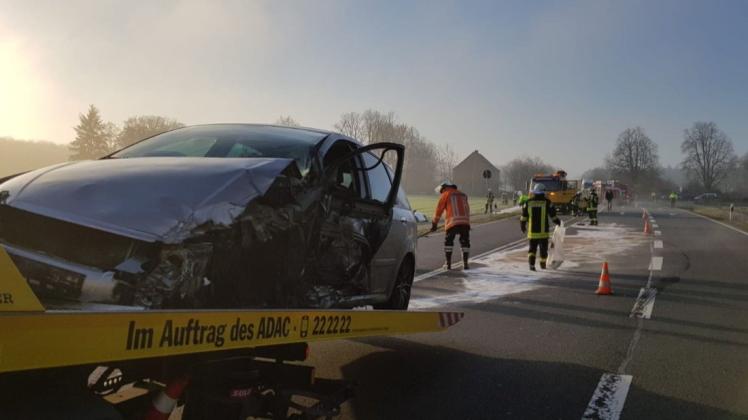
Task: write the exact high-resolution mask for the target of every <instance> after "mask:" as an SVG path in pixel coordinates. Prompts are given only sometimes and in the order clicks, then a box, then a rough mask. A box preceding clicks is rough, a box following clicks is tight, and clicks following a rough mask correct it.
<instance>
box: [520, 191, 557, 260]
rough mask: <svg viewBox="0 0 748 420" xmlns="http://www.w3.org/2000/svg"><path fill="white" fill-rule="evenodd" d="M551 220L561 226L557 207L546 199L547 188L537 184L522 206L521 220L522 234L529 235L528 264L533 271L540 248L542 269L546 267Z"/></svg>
mask: <svg viewBox="0 0 748 420" xmlns="http://www.w3.org/2000/svg"><path fill="white" fill-rule="evenodd" d="M550 220H553V223H555V224H556V225H560V224H561V220H560V219H559V218H558V216H556V207H554V206H553V204H552V203H551V200H549V199H547V198H546V197H545V186H544V185H543V184H535V187H534V188H533V190H532V196H531V197H530V198H529V199H528V200H527V201H525V203H524V204H523V205H522V217H520V219H519V226H520V229H521V230H522V233H527V239H528V240H529V241H530V250H529V251H528V253H527V262H528V263H529V264H530V270H531V271H535V259H536V256H537V252H538V248H540V268H542V269H545V267H546V265H545V263H546V261H547V260H548V239H549V238H550Z"/></svg>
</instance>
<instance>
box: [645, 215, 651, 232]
mask: <svg viewBox="0 0 748 420" xmlns="http://www.w3.org/2000/svg"><path fill="white" fill-rule="evenodd" d="M644 233H646V234H648V235H649V234H651V233H652V225H651V224H650V223H649V219H646V220H644Z"/></svg>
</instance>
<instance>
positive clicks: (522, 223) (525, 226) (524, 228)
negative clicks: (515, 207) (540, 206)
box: [519, 222, 527, 233]
mask: <svg viewBox="0 0 748 420" xmlns="http://www.w3.org/2000/svg"><path fill="white" fill-rule="evenodd" d="M519 228H520V229H522V233H526V232H527V222H519Z"/></svg>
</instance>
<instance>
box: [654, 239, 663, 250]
mask: <svg viewBox="0 0 748 420" xmlns="http://www.w3.org/2000/svg"><path fill="white" fill-rule="evenodd" d="M662 246H663V245H662V241H661V240H656V241H654V247H655V249H662Z"/></svg>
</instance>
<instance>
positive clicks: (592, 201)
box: [587, 194, 597, 210]
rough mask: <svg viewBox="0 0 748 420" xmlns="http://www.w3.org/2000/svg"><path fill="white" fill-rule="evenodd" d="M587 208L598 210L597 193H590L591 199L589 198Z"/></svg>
mask: <svg viewBox="0 0 748 420" xmlns="http://www.w3.org/2000/svg"><path fill="white" fill-rule="evenodd" d="M587 210H597V194H592V195H590V199H589V200H587Z"/></svg>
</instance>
